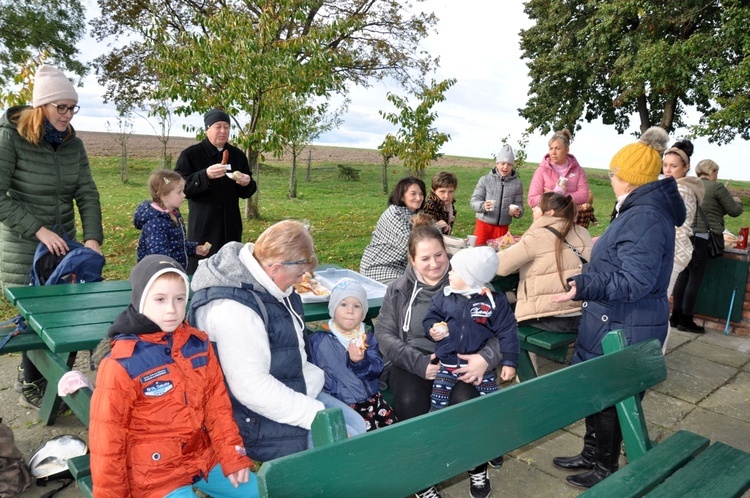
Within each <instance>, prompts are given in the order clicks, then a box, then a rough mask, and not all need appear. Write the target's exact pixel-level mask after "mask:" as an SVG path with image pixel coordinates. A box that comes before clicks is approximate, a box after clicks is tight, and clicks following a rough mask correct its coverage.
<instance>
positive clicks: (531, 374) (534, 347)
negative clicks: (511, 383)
mask: <svg viewBox="0 0 750 498" xmlns="http://www.w3.org/2000/svg"><path fill="white" fill-rule="evenodd" d="M576 336H577V334H561V333H558V332H547V331H546V330H541V329H538V328H535V327H529V326H523V327H518V340H519V342H520V345H521V355H520V356H519V358H518V371H517V373H518V377H519V378H520V379H521V380H522V381H525V380H529V379H533V378H535V377H536V376H537V372H536V370H535V369H534V365H533V364H532V362H531V358H530V357H529V353H535V354H537V355H539V356H544V357H546V358H549V359H551V360H553V361H556V362H559V363H564V362H565V360H566V359H567V356H568V349H569V348H570V345H571V344H573V343H575V341H576Z"/></svg>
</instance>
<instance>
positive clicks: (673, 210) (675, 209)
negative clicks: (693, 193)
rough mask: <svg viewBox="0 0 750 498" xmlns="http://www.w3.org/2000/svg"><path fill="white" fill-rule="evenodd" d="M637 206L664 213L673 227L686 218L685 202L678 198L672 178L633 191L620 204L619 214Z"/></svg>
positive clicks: (681, 223) (678, 192)
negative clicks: (648, 207)
mask: <svg viewBox="0 0 750 498" xmlns="http://www.w3.org/2000/svg"><path fill="white" fill-rule="evenodd" d="M637 205H640V206H644V205H645V206H650V207H651V208H653V209H655V210H657V211H661V212H663V213H665V214H666V216H667V217H668V218H669V219H670V220H671V221H672V224H673V225H674V226H681V225H683V224H684V223H685V218H686V217H687V212H686V210H685V202H684V201H683V200H682V197H681V196H680V191H679V190H677V182H676V181H675V179H674V178H664V179H663V180H657V181H655V182H651V183H647V184H645V185H642V186H640V187H638V188H637V189H635V190H633V191H632V192H631V193H630V194H629V195H628V196H627V197H626V198H625V201H624V202H623V203H622V207H621V208H620V213H624V212H625V211H627V210H628V209H629V208H631V207H634V206H637Z"/></svg>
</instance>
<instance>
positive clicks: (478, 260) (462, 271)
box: [422, 246, 520, 411]
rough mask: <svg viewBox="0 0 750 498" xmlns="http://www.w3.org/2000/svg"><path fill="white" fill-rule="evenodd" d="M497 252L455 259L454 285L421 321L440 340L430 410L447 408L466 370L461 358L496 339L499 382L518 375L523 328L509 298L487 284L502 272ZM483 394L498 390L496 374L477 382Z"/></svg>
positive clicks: (476, 251) (464, 253)
mask: <svg viewBox="0 0 750 498" xmlns="http://www.w3.org/2000/svg"><path fill="white" fill-rule="evenodd" d="M497 266H498V259H497V254H496V253H495V251H494V249H492V248H491V247H487V246H483V247H473V248H468V249H463V250H461V251H459V252H458V253H457V254H456V255H455V256H453V258H452V259H451V270H450V272H449V273H448V278H449V282H450V285H449V286H448V287H445V288H444V289H443V292H442V293H437V294H435V295H434V296H433V298H432V303H431V304H430V308H429V309H428V310H427V314H426V315H425V317H424V319H423V320H422V324H423V325H424V328H425V335H426V336H427V337H428V338H429V339H431V340H432V341H434V342H435V356H436V357H437V358H436V359H437V360H439V361H440V370H439V371H438V373H437V376H436V377H435V381H434V383H433V385H432V396H431V404H430V411H436V410H440V409H441V408H445V407H446V406H448V401H449V399H450V395H451V391H452V390H453V387H454V386H455V385H456V382H457V381H458V375H456V374H454V371H455V370H456V369H457V368H459V367H460V366H461V358H460V356H461V355H465V354H473V353H476V352H477V351H479V350H480V349H482V348H483V347H484V345H485V343H486V342H487V341H488V340H489V339H491V338H492V337H493V336H496V337H497V338H498V340H499V341H500V351H501V352H502V354H503V359H502V362H501V364H502V365H503V367H502V370H501V371H500V378H501V379H502V380H503V381H507V380H510V379H512V378H513V377H515V375H516V367H517V366H518V355H519V352H520V346H519V342H518V326H517V324H516V318H515V316H514V315H513V311H512V310H511V309H510V304H509V303H508V299H507V298H506V297H505V295H504V294H503V293H500V292H494V291H492V290H490V289H489V288H488V287H487V285H488V282H489V281H490V280H491V279H492V277H494V275H495V272H496V271H497ZM474 386H475V387H476V389H477V391H478V392H479V395H480V396H483V395H485V394H489V393H492V392H495V391H497V390H498V387H497V378H496V372H495V371H494V370H490V371H488V372H485V374H484V376H483V377H482V378H481V379H476V380H475V381H474Z"/></svg>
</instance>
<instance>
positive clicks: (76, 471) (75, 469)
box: [68, 454, 91, 479]
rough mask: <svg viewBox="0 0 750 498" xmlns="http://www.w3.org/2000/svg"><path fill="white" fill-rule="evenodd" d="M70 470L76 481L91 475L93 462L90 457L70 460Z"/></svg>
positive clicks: (78, 457) (84, 456)
mask: <svg viewBox="0 0 750 498" xmlns="http://www.w3.org/2000/svg"><path fill="white" fill-rule="evenodd" d="M68 468H69V469H70V473H71V474H72V475H73V478H74V479H80V478H82V477H86V476H90V475H91V462H90V460H89V455H88V454H87V455H81V456H77V457H73V458H71V459H69V460H68Z"/></svg>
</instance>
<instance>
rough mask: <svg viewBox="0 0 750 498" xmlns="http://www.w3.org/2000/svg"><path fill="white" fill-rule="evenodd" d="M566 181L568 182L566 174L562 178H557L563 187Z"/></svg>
mask: <svg viewBox="0 0 750 498" xmlns="http://www.w3.org/2000/svg"><path fill="white" fill-rule="evenodd" d="M566 183H568V179H567V178H565V177H564V176H561V177H560V179H559V180H557V184H558V185H560V186H561V187H564V186H565V184H566Z"/></svg>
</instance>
